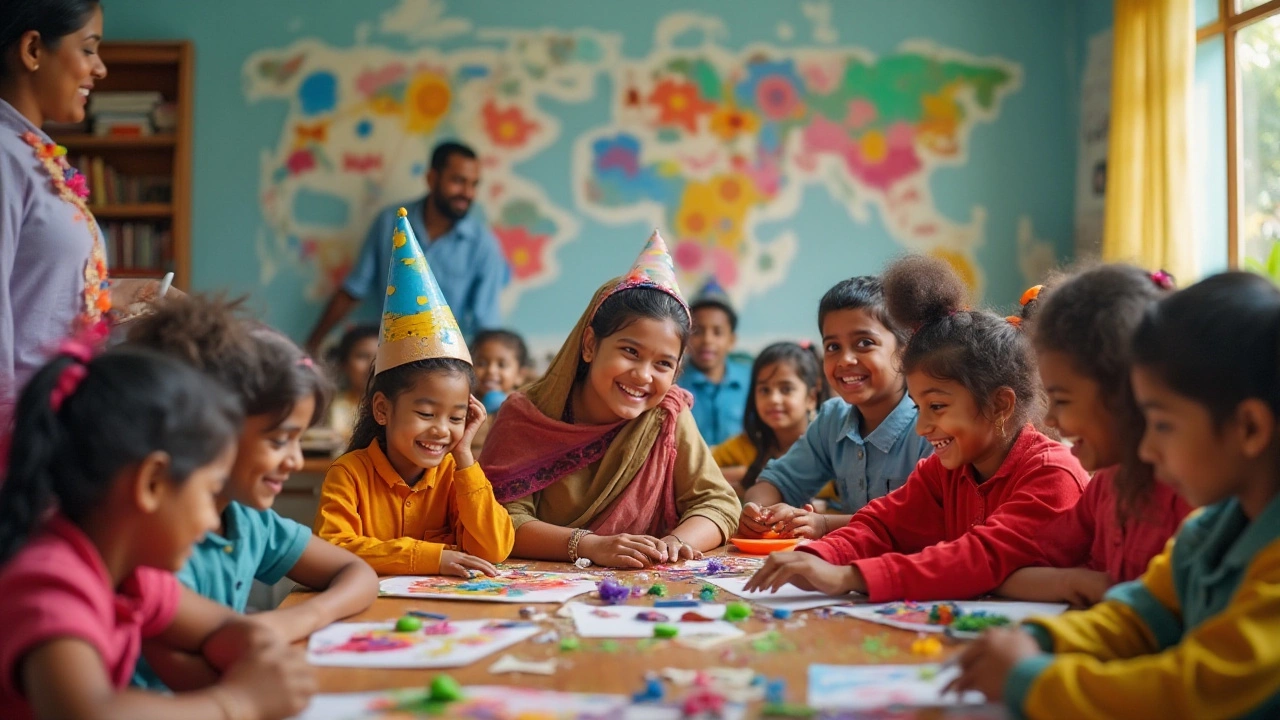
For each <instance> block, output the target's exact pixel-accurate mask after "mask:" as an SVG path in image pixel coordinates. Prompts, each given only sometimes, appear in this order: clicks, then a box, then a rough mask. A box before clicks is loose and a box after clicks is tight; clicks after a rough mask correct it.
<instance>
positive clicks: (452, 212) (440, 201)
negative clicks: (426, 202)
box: [433, 196, 471, 222]
mask: <svg viewBox="0 0 1280 720" xmlns="http://www.w3.org/2000/svg"><path fill="white" fill-rule="evenodd" d="M433 200H434V202H435V206H436V209H437V210H439V211H440V214H441V215H444V216H445V217H447V218H449V219H450V220H452V221H454V222H458V221H459V220H461V219H462V218H464V217H466V216H467V213H468V212H470V211H471V203H467V209H466V210H463V211H462V212H458V211H457V210H456V209H454V207H453V204H452V203H450V202H449V200H448V199H446V198H442V197H434V196H433Z"/></svg>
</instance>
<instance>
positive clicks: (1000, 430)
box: [996, 418, 1004, 440]
mask: <svg viewBox="0 0 1280 720" xmlns="http://www.w3.org/2000/svg"><path fill="white" fill-rule="evenodd" d="M996 432H998V433H1000V439H1001V440H1003V439H1004V418H1000V419H999V420H998V421H997V422H996Z"/></svg>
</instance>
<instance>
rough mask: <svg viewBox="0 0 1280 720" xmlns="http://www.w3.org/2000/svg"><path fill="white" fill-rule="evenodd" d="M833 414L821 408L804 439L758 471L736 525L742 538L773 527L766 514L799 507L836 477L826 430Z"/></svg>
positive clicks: (762, 532) (805, 432) (769, 517)
mask: <svg viewBox="0 0 1280 720" xmlns="http://www.w3.org/2000/svg"><path fill="white" fill-rule="evenodd" d="M833 410H835V408H834V406H833V407H832V408H827V407H826V406H824V407H823V409H822V410H821V411H819V413H818V417H817V418H815V419H814V421H813V422H811V423H809V427H808V428H807V429H806V430H805V431H804V435H802V436H800V439H799V440H797V441H795V442H794V443H793V444H792V445H791V448H790V449H789V450H787V452H786V453H785V454H783V456H782V457H780V458H778V459H777V460H770V461H769V462H768V464H766V465H765V467H764V470H761V471H760V477H759V479H758V480H757V481H756V483H755V484H754V485H752V486H751V487H750V488H748V489H747V493H746V495H744V496H743V498H742V501H743V509H742V517H741V519H740V520H739V524H740V525H741V527H742V529H743V530H744V534H745V535H756V536H759V535H763V534H765V533H767V532H769V531H770V530H771V529H772V528H771V524H772V517H771V514H770V513H769V512H768V511H767V510H768V509H769V508H772V507H774V506H776V505H779V504H784V503H785V504H786V505H787V506H790V507H800V506H802V505H804V503H805V502H806V501H807V500H808V499H809V498H811V497H813V496H814V495H815V494H816V493H817V492H818V491H819V490H821V489H822V486H823V485H825V484H826V483H827V481H828V480H830V479H831V478H833V477H835V468H834V467H832V464H831V454H830V452H828V451H829V449H830V443H829V438H827V436H826V435H827V432H826V427H827V426H828V425H830V424H831V421H830V419H829V418H827V417H826V416H827V414H828V413H829V412H831V411H833Z"/></svg>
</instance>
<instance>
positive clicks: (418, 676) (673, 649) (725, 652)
mask: <svg viewBox="0 0 1280 720" xmlns="http://www.w3.org/2000/svg"><path fill="white" fill-rule="evenodd" d="M724 552H725V551H724V550H719V551H716V552H714V553H711V555H715V554H723V553H724ZM509 564H516V565H521V566H525V565H527V567H528V569H533V570H553V571H560V572H580V571H578V570H577V569H576V568H574V567H573V566H571V565H569V564H567V563H547V562H527V561H519V560H512V561H511V562H510V563H509ZM587 572H591V573H593V574H601V575H602V576H603V573H604V572H613V573H614V575H615V576H616V577H617V578H618V580H620V581H621V582H624V583H627V584H632V585H634V584H645V583H643V582H642V581H640V580H638V579H635V577H634V576H635V575H637V574H639V572H641V571H607V570H606V571H602V570H601V569H599V568H591V569H590V570H588V571H587ZM649 577H650V580H649V584H651V583H653V582H655V581H661V578H659V577H658V576H657V574H656V573H650V575H649ZM666 586H667V591H668V594H669V595H671V596H674V595H680V594H682V593H686V592H692V593H695V594H696V593H697V592H698V590H699V588H700V587H701V582H700V581H693V582H681V583H674V582H667V583H666ZM308 594H309V591H307V590H301V589H300V590H295V591H294V592H293V593H292V594H291V595H290V596H289V597H288V598H286V599H285V601H284V603H283V605H282V607H288V606H290V605H294V604H296V603H298V602H301V601H303V600H305V599H306V597H307V595H308ZM576 599H577V600H579V601H585V602H595V600H594V598H593V597H592V596H591V595H582V596H579V597H578V598H576ZM736 599H737V598H736V597H734V596H733V595H731V594H730V593H728V592H726V591H724V590H720V589H717V592H716V599H715V602H719V603H723V602H729V601H731V600H736ZM630 602H631V604H649V602H650V598H649V597H647V596H646V597H643V598H639V599H633V600H631V601H630ZM521 607H522V606H521V605H519V604H515V603H492V602H475V601H466V600H417V599H409V598H378V599H377V600H375V601H374V603H373V606H372V607H370V608H369V609H368V610H366V611H365V612H363V613H360V614H359V615H356V616H353V617H352V618H350V620H351V621H376V620H394V619H396V618H399V617H401V616H402V615H404V614H405V612H406V611H407V610H410V609H414V610H425V611H428V612H438V613H443V614H446V615H448V616H449V618H450V619H452V620H467V619H518V618H519V611H520V608H521ZM536 607H537V608H538V611H539V612H544V613H547V614H548V615H550V616H552V617H551V619H550V620H548V621H547V622H545V623H543V624H544V625H545V626H546V627H547V629H551V628H552V627H554V628H555V629H557V630H558V631H559V632H560V635H561V637H565V636H566V635H572V634H573V632H572V628H573V621H572V620H569V619H558V618H555V617H554V612H555V611H556V610H557V609H558V606H557V605H554V604H541V605H537V606H536ZM676 610H678V609H676ZM681 612H682V611H681ZM819 612H820V611H819V610H809V611H805V612H800V613H794V614H793V615H792V618H791V619H790V620H787V621H778V620H771V619H769V620H765V619H760V617H759V616H760V615H761V614H767V613H762V612H757V616H756V617H753V618H752V619H750V620H748V621H746V622H745V623H743V625H742V629H743V630H744V631H745V632H746V633H747V635H746V638H745V639H738V640H735V641H731V642H727V643H725V644H722V645H720V646H718V647H716V648H715V649H712V650H694V649H690V648H686V647H682V646H680V645H678V644H676V643H674V642H673V641H666V640H652V639H646V640H626V639H619V640H609V641H607V640H603V639H594V638H582V639H581V642H580V645H581V646H580V649H578V650H574V651H568V652H562V651H561V650H560V646H559V644H558V643H545V644H538V643H534V642H533V641H532V640H525V641H523V642H521V643H519V644H517V645H514V646H512V647H510V648H508V649H506V650H504V651H502V652H498V653H494V654H493V655H491V656H489V657H486V658H485V659H483V660H481V661H479V662H476V663H473V664H472V665H470V666H468V667H464V668H455V669H452V670H447V671H444V672H448V673H449V674H450V675H452V676H453V677H454V678H455V679H456V680H458V682H460V683H462V684H463V685H482V684H483V685H518V686H522V687H532V688H544V689H548V690H561V691H569V692H597V693H618V694H625V695H630V694H632V693H636V692H639V691H640V690H642V689H643V687H644V675H645V673H646V672H653V671H658V670H661V669H662V668H667V667H674V668H688V669H700V668H709V667H750V668H752V669H754V670H755V671H756V672H757V673H760V674H763V675H765V676H766V677H768V678H770V679H775V678H783V679H785V680H786V689H787V690H786V695H787V701H788V702H790V703H803V702H804V701H805V698H806V695H807V691H808V678H807V675H808V667H809V665H810V664H813V663H823V664H834V665H858V664H878V663H882V664H915V663H924V662H937V661H939V660H941V659H944V658H946V657H949V656H950V655H952V654H954V653H955V652H957V651H958V650H959V646H958V645H954V644H952V643H950V642H949V641H948V642H944V646H943V654H942V655H941V656H938V657H933V658H925V657H920V656H918V655H913V654H912V653H911V649H910V646H911V643H912V641H914V640H915V639H916V638H917V637H918V636H917V634H916V633H913V632H908V631H905V630H898V629H895V628H890V627H885V626H880V625H875V624H873V623H868V622H863V621H861V620H855V619H853V618H850V617H847V616H840V615H836V616H833V617H831V618H828V619H820V618H819V617H818V615H817V613H819ZM770 629H777V630H780V631H781V634H782V637H783V639H784V641H785V647H782V648H776V649H763V650H761V649H757V648H753V647H752V640H751V637H752V636H753V635H755V634H756V633H761V632H765V631H767V630H770ZM611 648H615V649H612V650H611ZM504 653H510V654H512V655H515V656H516V657H518V658H521V659H526V660H544V659H547V658H553V657H554V658H556V659H557V661H558V665H557V671H556V673H555V674H554V675H550V676H543V675H517V674H507V675H491V674H489V672H488V667H489V665H490V664H492V663H493V662H494V661H495V660H497V659H498V658H499V657H501V656H502V655H503V654H504ZM316 672H317V673H318V677H319V685H320V689H321V692H326V693H334V692H356V691H368V690H382V689H391V688H404V687H420V686H423V685H425V684H426V683H427V682H428V681H429V680H430V678H432V677H434V676H435V675H436V674H437V673H439V672H441V671H438V670H386V669H366V668H330V667H320V668H316ZM757 714H758V709H753V710H752V712H751V713H749V716H750V717H755V716H756V715H757ZM945 715H946V712H945V711H940V710H921V711H919V712H917V713H915V714H914V715H913V714H905V715H904V714H895V715H894V717H895V718H907V717H917V718H941V717H945Z"/></svg>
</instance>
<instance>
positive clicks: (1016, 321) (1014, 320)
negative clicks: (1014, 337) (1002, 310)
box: [1004, 315, 1022, 330]
mask: <svg viewBox="0 0 1280 720" xmlns="http://www.w3.org/2000/svg"><path fill="white" fill-rule="evenodd" d="M1004 321H1005V322H1007V323H1009V324H1010V325H1012V326H1014V327H1016V328H1018V329H1019V330H1021V329H1022V318H1020V317H1018V316H1017V315H1010V316H1009V317H1007V318H1005V319H1004Z"/></svg>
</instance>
